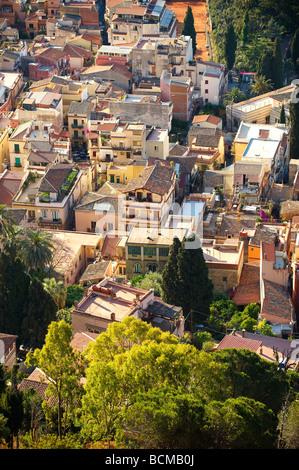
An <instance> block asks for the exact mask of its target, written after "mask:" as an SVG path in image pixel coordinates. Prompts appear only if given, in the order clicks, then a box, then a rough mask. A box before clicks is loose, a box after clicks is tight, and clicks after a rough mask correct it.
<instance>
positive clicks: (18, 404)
mask: <svg viewBox="0 0 299 470" xmlns="http://www.w3.org/2000/svg"><path fill="white" fill-rule="evenodd" d="M18 369H19V365H17V364H15V365H14V366H13V368H12V369H11V372H10V385H9V386H8V387H7V388H6V391H5V393H4V394H2V396H1V401H0V409H1V412H2V414H3V416H4V417H5V418H6V420H7V421H6V425H7V427H8V429H9V435H8V437H7V439H8V442H9V447H10V448H11V449H13V448H14V444H15V443H16V447H17V448H18V447H19V432H20V429H21V427H22V423H23V417H24V409H23V396H22V392H20V391H19V390H18V387H17V384H18V383H17V372H18Z"/></svg>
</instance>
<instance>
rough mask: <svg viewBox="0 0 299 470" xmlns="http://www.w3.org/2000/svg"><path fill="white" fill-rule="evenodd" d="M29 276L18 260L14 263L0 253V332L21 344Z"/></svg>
mask: <svg viewBox="0 0 299 470" xmlns="http://www.w3.org/2000/svg"><path fill="white" fill-rule="evenodd" d="M29 285H30V276H29V275H28V274H26V273H25V270H24V265H23V263H22V262H21V260H20V259H19V258H16V259H15V260H14V261H12V260H11V258H10V256H9V255H7V254H5V253H0V331H1V332H2V333H8V334H13V335H17V336H18V342H22V337H23V336H22V322H23V319H24V316H25V315H26V311H27V304H28V289H29Z"/></svg>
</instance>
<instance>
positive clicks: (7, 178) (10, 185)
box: [0, 169, 28, 207]
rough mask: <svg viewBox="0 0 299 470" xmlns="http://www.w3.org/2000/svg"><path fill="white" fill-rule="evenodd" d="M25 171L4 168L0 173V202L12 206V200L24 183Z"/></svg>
mask: <svg viewBox="0 0 299 470" xmlns="http://www.w3.org/2000/svg"><path fill="white" fill-rule="evenodd" d="M27 174H28V172H27V171H24V172H23V171H11V170H8V169H6V170H4V172H3V173H0V204H4V205H5V206H7V207H12V200H13V198H14V196H15V195H16V193H17V192H18V191H19V189H20V188H21V186H22V184H23V183H24V181H25V179H26V177H27Z"/></svg>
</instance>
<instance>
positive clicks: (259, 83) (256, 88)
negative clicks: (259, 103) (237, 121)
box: [250, 75, 273, 96]
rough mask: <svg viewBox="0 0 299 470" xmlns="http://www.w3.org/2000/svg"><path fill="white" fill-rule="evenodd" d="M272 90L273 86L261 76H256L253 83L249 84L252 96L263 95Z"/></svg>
mask: <svg viewBox="0 0 299 470" xmlns="http://www.w3.org/2000/svg"><path fill="white" fill-rule="evenodd" d="M272 88H273V85H272V83H271V81H270V80H269V79H266V77H264V76H263V75H260V76H257V77H256V79H255V81H254V82H253V83H251V84H250V90H251V93H252V94H253V95H254V96H258V95H263V94H264V93H267V92H268V91H270V90H271V89H272Z"/></svg>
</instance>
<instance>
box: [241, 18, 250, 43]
mask: <svg viewBox="0 0 299 470" xmlns="http://www.w3.org/2000/svg"><path fill="white" fill-rule="evenodd" d="M248 23H249V15H248V11H247V10H246V11H245V13H244V21H243V28H242V41H243V43H244V44H246V43H247V41H248V29H249V26H248Z"/></svg>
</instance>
